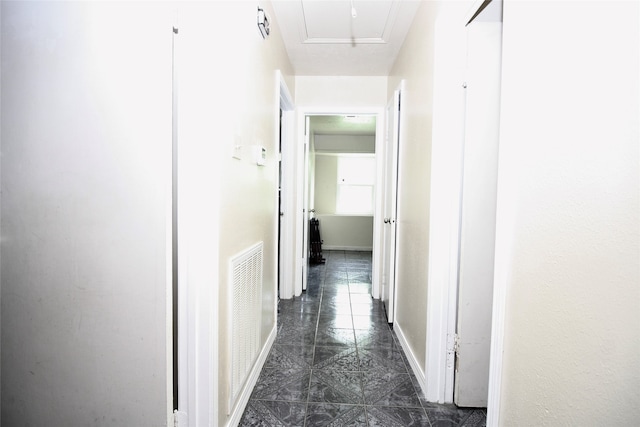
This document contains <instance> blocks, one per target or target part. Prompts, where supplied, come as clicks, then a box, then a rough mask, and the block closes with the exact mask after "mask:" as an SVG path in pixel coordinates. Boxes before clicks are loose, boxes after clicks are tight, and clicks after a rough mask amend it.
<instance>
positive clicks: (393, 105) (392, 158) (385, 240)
mask: <svg viewBox="0 0 640 427" xmlns="http://www.w3.org/2000/svg"><path fill="white" fill-rule="evenodd" d="M404 87H405V81H404V80H402V81H401V82H400V84H399V85H398V87H397V88H396V89H395V90H394V92H393V95H392V97H391V99H390V100H389V102H388V104H387V108H386V110H385V114H386V119H385V133H384V137H385V148H384V152H383V153H384V154H383V155H382V157H383V163H384V167H383V169H381V175H383V177H382V181H383V189H382V192H383V196H382V199H381V203H382V205H383V207H382V215H383V217H384V220H383V222H384V225H383V226H382V230H381V234H382V236H381V239H382V245H381V251H380V252H381V254H380V257H381V259H382V263H381V266H380V269H379V271H380V282H381V283H380V290H381V295H380V298H381V299H382V302H383V303H384V305H385V309H386V312H387V321H388V322H389V323H394V322H395V314H396V311H395V301H396V294H397V286H396V284H397V281H398V280H397V278H398V272H397V270H396V264H397V263H396V259H397V258H396V256H397V250H396V249H397V248H396V243H397V226H398V223H397V219H398V165H399V155H400V132H401V127H400V125H401V123H402V118H401V109H402V108H401V104H402V93H403V92H404ZM385 280H386V283H384V282H385ZM387 288H389V291H388V295H387Z"/></svg>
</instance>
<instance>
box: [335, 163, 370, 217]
mask: <svg viewBox="0 0 640 427" xmlns="http://www.w3.org/2000/svg"><path fill="white" fill-rule="evenodd" d="M375 181H376V161H375V157H374V156H372V155H371V156H364V155H340V156H338V186H337V194H336V213H337V214H351V215H373V196H374V192H373V189H374V185H375Z"/></svg>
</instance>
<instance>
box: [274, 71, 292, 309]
mask: <svg viewBox="0 0 640 427" xmlns="http://www.w3.org/2000/svg"><path fill="white" fill-rule="evenodd" d="M276 87H277V89H276V93H277V94H278V98H277V102H276V106H275V111H276V121H277V123H276V126H275V129H276V141H277V140H278V138H280V137H281V136H280V134H279V132H280V130H279V129H280V123H279V122H280V115H279V111H280V109H282V153H281V154H282V194H281V197H282V212H284V215H283V217H282V222H281V227H282V228H281V230H280V251H281V254H280V259H281V263H280V283H279V284H278V283H277V279H276V280H275V283H276V286H280V298H282V299H290V298H293V295H294V282H295V280H294V276H293V274H294V268H295V259H294V253H295V252H294V251H295V239H294V238H292V235H294V234H295V216H294V215H293V213H294V211H295V207H294V204H293V203H294V200H295V198H294V195H295V185H294V184H293V183H294V180H293V177H294V176H295V175H294V173H295V169H294V168H295V161H294V159H295V157H294V155H295V147H294V146H295V112H294V110H295V105H294V103H293V98H292V97H291V93H290V92H289V89H288V87H287V83H286V81H285V80H284V77H283V75H282V73H281V72H280V71H279V70H276ZM275 173H276V174H277V173H278V171H277V170H276V171H275ZM274 179H275V180H276V182H277V181H278V177H277V176H276V177H275V178H274ZM274 203H275V212H276V218H275V223H274V227H275V231H274V233H276V235H277V232H278V221H279V220H280V219H279V217H278V215H280V213H279V212H278V195H277V194H276V195H275V202H274ZM277 244H278V242H277V240H276V242H275V245H276V246H277ZM275 253H278V251H277V247H276V249H275ZM277 262H278V260H276V269H277ZM274 270H275V269H274ZM276 274H277V271H276ZM277 303H278V302H277V299H276V300H275V304H276V307H275V308H274V309H275V310H276V312H277Z"/></svg>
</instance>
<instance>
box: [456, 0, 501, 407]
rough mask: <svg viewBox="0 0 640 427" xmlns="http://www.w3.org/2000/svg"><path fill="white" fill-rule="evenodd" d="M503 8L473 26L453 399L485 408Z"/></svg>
mask: <svg viewBox="0 0 640 427" xmlns="http://www.w3.org/2000/svg"><path fill="white" fill-rule="evenodd" d="M485 3H487V2H485ZM501 11H502V8H501V4H500V2H499V1H498V0H494V1H493V2H492V4H491V5H489V6H487V7H486V8H485V9H484V10H483V11H482V13H479V14H478V15H476V16H475V17H474V20H473V22H471V23H470V24H469V25H468V27H467V34H468V38H467V76H466V111H465V138H464V148H463V152H464V154H463V157H464V160H463V172H462V190H461V193H462V196H461V221H460V235H459V236H460V243H459V264H458V268H459V274H458V307H457V311H458V313H457V327H456V335H457V345H456V365H455V366H456V368H455V374H454V375H455V377H454V402H455V403H456V405H458V406H465V407H486V405H487V396H488V385H489V359H490V345H491V315H492V304H493V267H494V255H495V230H496V199H497V179H498V139H499V124H500V123H499V117H500V77H501V73H500V68H501V46H502V23H501V16H502V13H501Z"/></svg>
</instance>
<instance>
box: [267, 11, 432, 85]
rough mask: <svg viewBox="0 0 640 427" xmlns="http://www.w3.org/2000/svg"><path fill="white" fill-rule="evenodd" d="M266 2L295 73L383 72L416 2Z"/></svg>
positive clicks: (398, 44) (350, 73)
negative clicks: (271, 6) (353, 15)
mask: <svg viewBox="0 0 640 427" xmlns="http://www.w3.org/2000/svg"><path fill="white" fill-rule="evenodd" d="M272 4H273V9H274V13H275V17H274V18H275V20H276V21H277V23H278V27H279V28H280V31H281V33H282V34H281V35H282V38H283V40H284V43H285V46H286V49H287V52H288V54H289V59H290V60H291V64H292V65H293V69H294V73H295V74H296V75H315V76H320V75H324V76H386V75H388V74H389V71H390V69H391V66H392V65H393V62H394V61H395V58H396V56H397V54H398V51H399V49H400V47H401V46H402V43H403V42H404V39H405V37H406V35H407V31H408V30H409V27H410V26H411V22H412V21H413V17H414V15H415V12H416V10H417V9H418V6H419V4H420V1H419V0H368V1H367V0H353V3H352V2H351V1H350V0H273V1H272ZM352 4H353V7H354V8H355V10H356V12H357V17H356V18H353V17H352V12H351V5H352Z"/></svg>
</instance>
